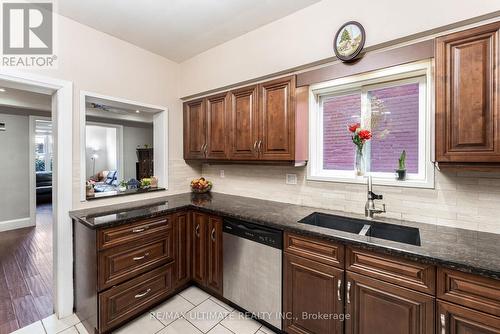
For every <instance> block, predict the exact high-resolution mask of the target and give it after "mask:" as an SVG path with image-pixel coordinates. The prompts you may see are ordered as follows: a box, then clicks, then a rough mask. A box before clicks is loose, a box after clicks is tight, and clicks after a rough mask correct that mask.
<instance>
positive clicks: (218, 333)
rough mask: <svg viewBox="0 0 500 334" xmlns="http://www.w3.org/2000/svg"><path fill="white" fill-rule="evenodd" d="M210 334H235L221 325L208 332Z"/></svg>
mask: <svg viewBox="0 0 500 334" xmlns="http://www.w3.org/2000/svg"><path fill="white" fill-rule="evenodd" d="M208 334H234V333H233V332H231V331H230V330H229V329H227V328H226V327H224V326H222V325H221V324H218V325H217V326H215V327H214V328H212V329H211V330H210V332H208Z"/></svg>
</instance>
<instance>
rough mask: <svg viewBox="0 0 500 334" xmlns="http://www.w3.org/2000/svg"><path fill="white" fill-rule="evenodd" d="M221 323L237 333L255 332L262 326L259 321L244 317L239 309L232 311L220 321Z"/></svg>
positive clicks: (251, 333)
mask: <svg viewBox="0 0 500 334" xmlns="http://www.w3.org/2000/svg"><path fill="white" fill-rule="evenodd" d="M221 325H223V326H224V327H226V328H228V329H229V330H231V331H232V332H234V333H238V334H255V333H256V332H257V330H259V328H260V327H261V326H262V325H261V324H260V323H259V322H257V321H255V320H253V319H250V318H247V317H245V315H244V314H243V313H241V312H239V311H234V312H232V313H231V314H230V315H228V316H227V318H226V319H224V320H223V321H222V322H221Z"/></svg>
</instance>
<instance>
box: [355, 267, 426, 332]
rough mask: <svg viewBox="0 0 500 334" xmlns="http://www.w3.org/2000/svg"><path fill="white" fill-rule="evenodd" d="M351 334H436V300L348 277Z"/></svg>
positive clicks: (390, 285) (386, 285)
mask: <svg viewBox="0 0 500 334" xmlns="http://www.w3.org/2000/svg"><path fill="white" fill-rule="evenodd" d="M346 278H347V279H346V283H347V286H346V313H347V314H350V318H349V319H348V320H347V321H346V333H347V334H372V333H384V334H405V333H406V334H430V333H434V327H435V324H434V303H435V300H434V297H432V296H429V295H426V294H423V293H420V292H416V291H413V290H409V289H406V288H401V287H399V286H397V285H394V284H390V283H385V282H382V281H379V280H377V279H373V278H370V277H367V276H364V275H358V274H354V273H351V272H347V273H346Z"/></svg>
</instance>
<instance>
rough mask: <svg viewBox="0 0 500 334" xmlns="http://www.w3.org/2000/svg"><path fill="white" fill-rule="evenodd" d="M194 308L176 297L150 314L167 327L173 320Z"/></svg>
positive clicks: (179, 297) (184, 300)
mask: <svg viewBox="0 0 500 334" xmlns="http://www.w3.org/2000/svg"><path fill="white" fill-rule="evenodd" d="M194 307H195V305H193V304H191V303H190V302H188V301H187V300H186V299H184V298H182V297H181V296H179V295H177V296H174V297H172V298H171V299H169V300H168V301H167V302H165V303H163V304H162V305H160V306H159V307H157V308H155V309H154V310H153V311H151V313H152V314H153V315H154V316H155V317H156V319H158V320H160V321H161V322H162V323H163V324H164V325H165V326H167V325H169V324H170V323H171V322H173V321H174V320H177V319H179V318H180V317H182V316H183V315H184V314H186V313H187V312H188V311H190V310H191V309H193V308H194Z"/></svg>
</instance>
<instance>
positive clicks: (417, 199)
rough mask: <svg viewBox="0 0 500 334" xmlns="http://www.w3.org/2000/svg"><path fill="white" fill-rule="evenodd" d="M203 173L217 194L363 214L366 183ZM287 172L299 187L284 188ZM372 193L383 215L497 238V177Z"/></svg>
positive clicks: (251, 172)
mask: <svg viewBox="0 0 500 334" xmlns="http://www.w3.org/2000/svg"><path fill="white" fill-rule="evenodd" d="M220 170H224V174H223V175H224V177H221V176H220V175H221V173H220ZM202 173H203V176H204V177H206V178H208V179H210V180H212V181H213V182H214V188H213V190H214V191H216V192H220V193H226V194H232V195H241V196H248V197H255V198H260V199H267V200H274V201H279V202H287V203H293V204H299V205H306V206H312V207H318V208H323V209H333V210H341V211H347V212H355V213H360V214H362V213H364V205H365V201H366V185H363V184H349V183H334V182H317V181H308V180H306V173H307V169H306V168H305V167H278V166H253V165H221V166H218V165H203V168H202ZM286 174H297V184H294V185H290V184H286V182H285V181H286ZM374 192H375V193H377V194H382V195H384V200H383V201H382V202H383V203H385V204H386V205H387V213H386V214H385V216H387V217H391V218H397V219H404V220H411V221H417V222H422V223H428V224H437V225H445V226H453V227H459V228H465V229H471V230H477V231H486V232H492V233H498V234H500V173H477V172H440V171H437V170H436V182H435V189H419V188H403V187H389V186H378V185H374Z"/></svg>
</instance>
